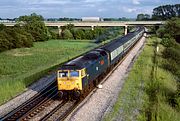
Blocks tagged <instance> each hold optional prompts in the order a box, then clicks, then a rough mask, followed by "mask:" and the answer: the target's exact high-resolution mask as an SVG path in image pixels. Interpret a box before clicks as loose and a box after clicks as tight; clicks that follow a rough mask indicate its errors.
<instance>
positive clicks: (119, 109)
mask: <svg viewBox="0 0 180 121" xmlns="http://www.w3.org/2000/svg"><path fill="white" fill-rule="evenodd" d="M157 41H158V42H159V41H160V39H158V38H149V39H148V41H147V43H146V45H145V48H144V50H143V52H142V53H141V55H140V56H139V57H138V59H137V61H136V62H135V64H134V65H133V68H132V70H131V72H130V74H129V76H128V78H127V79H126V81H125V84H124V87H123V88H122V90H121V92H120V93H119V97H118V99H117V102H116V103H115V104H114V106H113V108H112V111H111V112H110V113H108V114H107V115H106V116H105V117H104V120H105V121H111V120H114V119H117V118H119V117H120V118H121V119H123V120H124V121H131V120H140V121H146V120H149V121H150V120H151V121H155V120H156V121H179V120H180V112H178V111H177V110H176V109H175V108H173V107H172V106H171V105H170V104H169V102H168V99H169V96H168V95H170V94H173V93H175V92H176V90H177V83H176V80H175V77H174V75H173V74H171V73H170V72H168V71H166V70H165V69H163V68H162V63H164V61H165V60H164V59H163V58H162V51H163V50H164V47H163V46H162V45H158V46H160V51H159V52H158V53H157V56H156V58H155V60H154V57H155V53H154V50H155V49H156V48H155V42H157ZM155 62H156V64H155Z"/></svg>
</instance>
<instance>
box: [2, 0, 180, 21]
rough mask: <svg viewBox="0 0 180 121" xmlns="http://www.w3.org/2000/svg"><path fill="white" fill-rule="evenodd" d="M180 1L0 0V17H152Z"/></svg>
mask: <svg viewBox="0 0 180 121" xmlns="http://www.w3.org/2000/svg"><path fill="white" fill-rule="evenodd" d="M177 3H180V0H0V18H14V17H19V16H20V15H27V14H30V13H33V12H35V13H37V14H41V15H42V16H43V17H45V18H50V17H56V18H59V17H75V18H80V17H85V16H98V17H115V18H119V17H128V18H136V16H137V14H139V13H147V14H151V13H152V10H153V8H155V7H158V6H160V5H166V4H177Z"/></svg>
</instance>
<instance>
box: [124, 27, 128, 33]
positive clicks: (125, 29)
mask: <svg viewBox="0 0 180 121" xmlns="http://www.w3.org/2000/svg"><path fill="white" fill-rule="evenodd" d="M127 32H128V26H125V27H124V35H126V34H127Z"/></svg>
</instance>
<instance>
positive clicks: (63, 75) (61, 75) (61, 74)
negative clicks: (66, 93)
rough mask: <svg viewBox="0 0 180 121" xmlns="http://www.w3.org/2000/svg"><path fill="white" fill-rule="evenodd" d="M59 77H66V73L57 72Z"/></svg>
mask: <svg viewBox="0 0 180 121" xmlns="http://www.w3.org/2000/svg"><path fill="white" fill-rule="evenodd" d="M59 77H60V78H61V77H68V71H63V72H59Z"/></svg>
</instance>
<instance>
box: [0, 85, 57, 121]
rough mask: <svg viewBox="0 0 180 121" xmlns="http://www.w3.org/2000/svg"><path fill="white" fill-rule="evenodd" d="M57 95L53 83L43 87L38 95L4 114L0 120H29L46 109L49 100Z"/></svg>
mask: <svg viewBox="0 0 180 121" xmlns="http://www.w3.org/2000/svg"><path fill="white" fill-rule="evenodd" d="M56 93H57V86H56V83H55V82H53V83H51V84H49V85H48V86H47V87H45V89H44V90H42V91H41V92H40V93H38V94H36V95H35V96H34V97H32V98H31V99H30V100H28V101H26V102H24V103H23V104H22V105H20V106H19V107H17V108H16V109H14V110H13V111H11V112H10V113H8V114H6V115H5V116H4V117H3V118H1V119H0V120H2V121H15V120H19V119H21V120H26V118H27V116H28V118H27V119H30V117H32V116H33V115H36V114H37V113H38V112H40V111H41V110H42V109H43V108H44V107H47V106H48V105H49V104H50V102H51V100H52V99H53V98H54V97H55V95H56Z"/></svg>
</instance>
